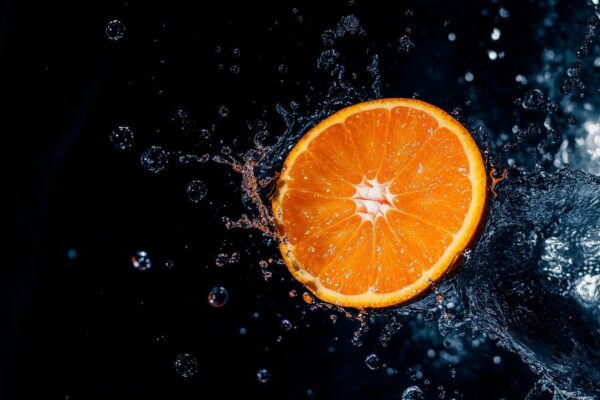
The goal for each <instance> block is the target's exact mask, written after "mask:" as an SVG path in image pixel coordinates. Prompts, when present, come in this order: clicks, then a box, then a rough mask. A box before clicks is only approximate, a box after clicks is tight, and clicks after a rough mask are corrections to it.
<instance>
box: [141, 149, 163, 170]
mask: <svg viewBox="0 0 600 400" xmlns="http://www.w3.org/2000/svg"><path fill="white" fill-rule="evenodd" d="M140 160H141V162H142V167H144V169H145V170H146V171H148V172H150V173H153V174H158V173H159V172H161V171H162V170H163V169H165V167H166V166H167V161H168V158H167V152H166V151H165V150H163V148H162V147H160V146H150V147H148V148H147V149H146V150H144V152H143V153H142V156H141V158H140Z"/></svg>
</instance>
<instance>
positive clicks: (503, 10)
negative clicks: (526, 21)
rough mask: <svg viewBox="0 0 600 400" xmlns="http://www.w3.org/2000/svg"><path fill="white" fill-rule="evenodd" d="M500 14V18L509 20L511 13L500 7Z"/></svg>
mask: <svg viewBox="0 0 600 400" xmlns="http://www.w3.org/2000/svg"><path fill="white" fill-rule="evenodd" d="M498 14H500V16H501V17H502V18H508V17H510V13H509V12H508V10H507V9H506V8H504V7H500V10H498Z"/></svg>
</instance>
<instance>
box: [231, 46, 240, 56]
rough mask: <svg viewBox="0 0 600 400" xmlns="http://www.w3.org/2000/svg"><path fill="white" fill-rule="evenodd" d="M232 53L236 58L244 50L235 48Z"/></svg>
mask: <svg viewBox="0 0 600 400" xmlns="http://www.w3.org/2000/svg"><path fill="white" fill-rule="evenodd" d="M231 54H233V56H234V57H235V58H240V55H242V52H241V51H240V49H238V48H235V49H233V50H232V51H231Z"/></svg>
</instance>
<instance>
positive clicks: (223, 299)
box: [208, 286, 229, 308]
mask: <svg viewBox="0 0 600 400" xmlns="http://www.w3.org/2000/svg"><path fill="white" fill-rule="evenodd" d="M228 300H229V293H228V292H227V289H225V288H224V287H223V286H216V287H214V288H212V289H211V290H210V292H208V304H210V305H211V306H213V307H215V308H220V307H223V306H224V305H225V304H227V301H228Z"/></svg>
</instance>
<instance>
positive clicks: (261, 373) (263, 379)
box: [256, 368, 271, 383]
mask: <svg viewBox="0 0 600 400" xmlns="http://www.w3.org/2000/svg"><path fill="white" fill-rule="evenodd" d="M256 379H258V381H259V382H260V383H267V382H269V380H270V379H271V373H270V372H269V370H268V369H265V368H262V369H259V370H258V372H257V373H256Z"/></svg>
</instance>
